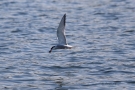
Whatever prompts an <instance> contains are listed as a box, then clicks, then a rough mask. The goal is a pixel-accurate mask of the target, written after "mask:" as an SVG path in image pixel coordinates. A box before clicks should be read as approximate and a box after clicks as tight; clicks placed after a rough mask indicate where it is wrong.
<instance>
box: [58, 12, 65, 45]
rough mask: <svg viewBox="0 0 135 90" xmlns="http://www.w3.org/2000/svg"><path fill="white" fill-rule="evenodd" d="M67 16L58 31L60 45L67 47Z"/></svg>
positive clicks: (62, 20) (63, 18)
mask: <svg viewBox="0 0 135 90" xmlns="http://www.w3.org/2000/svg"><path fill="white" fill-rule="evenodd" d="M65 23H66V14H64V16H63V17H62V19H61V21H60V24H59V26H58V29H57V37H58V42H59V44H60V45H67V43H66V36H65V25H66V24H65Z"/></svg>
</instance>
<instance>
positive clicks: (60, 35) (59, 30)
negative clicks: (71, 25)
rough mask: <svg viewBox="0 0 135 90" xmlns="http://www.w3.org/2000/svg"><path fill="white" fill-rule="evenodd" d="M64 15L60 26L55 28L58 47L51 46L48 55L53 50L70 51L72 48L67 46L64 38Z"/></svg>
mask: <svg viewBox="0 0 135 90" xmlns="http://www.w3.org/2000/svg"><path fill="white" fill-rule="evenodd" d="M65 25H66V14H64V16H63V17H62V19H61V21H60V24H59V26H58V28H57V37H58V45H56V46H52V48H51V49H50V51H49V53H51V52H52V50H55V49H71V48H72V46H70V45H68V44H67V42H66V36H65Z"/></svg>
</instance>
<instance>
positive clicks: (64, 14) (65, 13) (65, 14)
mask: <svg viewBox="0 0 135 90" xmlns="http://www.w3.org/2000/svg"><path fill="white" fill-rule="evenodd" d="M63 17H64V25H65V23H66V13H65V14H64V16H63Z"/></svg>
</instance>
